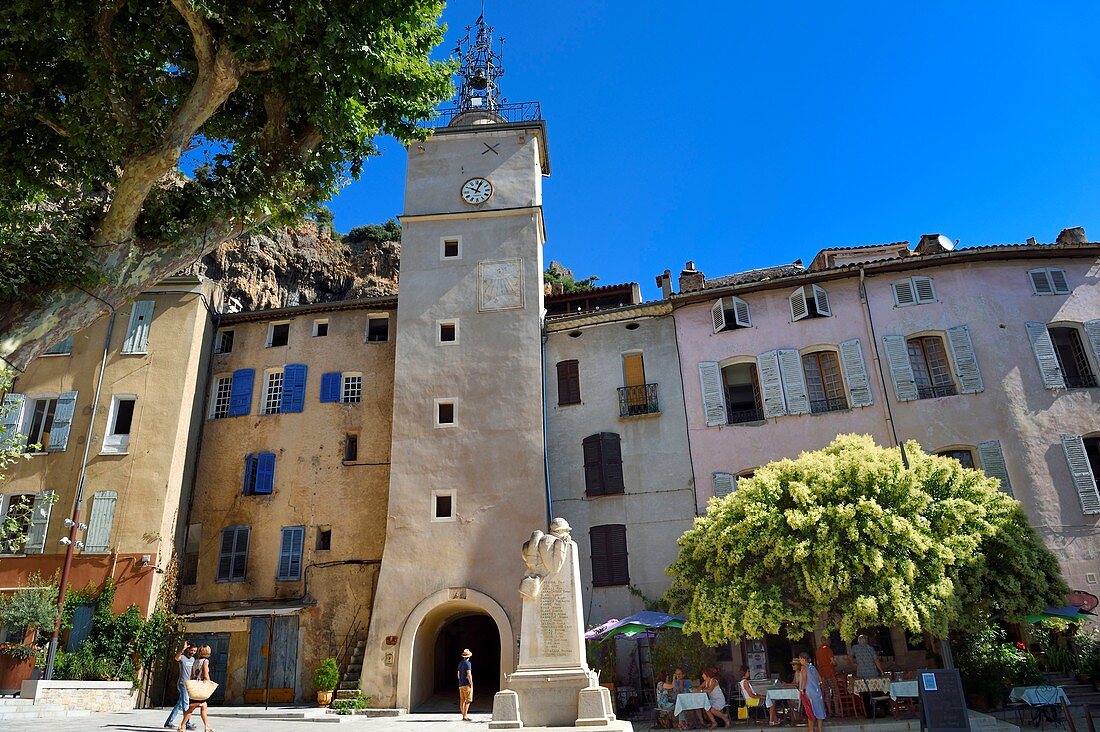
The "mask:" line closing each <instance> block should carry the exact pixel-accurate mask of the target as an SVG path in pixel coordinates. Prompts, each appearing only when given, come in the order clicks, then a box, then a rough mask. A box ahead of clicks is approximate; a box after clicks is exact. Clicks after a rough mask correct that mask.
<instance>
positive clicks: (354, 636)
mask: <svg viewBox="0 0 1100 732" xmlns="http://www.w3.org/2000/svg"><path fill="white" fill-rule="evenodd" d="M362 609H363V606H362V604H360V605H357V606H356V607H355V614H354V615H353V616H352V617H351V625H350V626H349V627H348V632H347V633H345V634H344V643H343V649H342V650H341V651H340V660H339V661H338V662H337V664H336V665H337V667H338V668H339V669H340V682H341V683H342V682H343V681H344V677H345V676H347V673H348V666H350V665H351V663H350V659H351V651H352V648H353V647H354V645H355V644H357V643H358V642H359V628H360V627H362V625H363V624H362V623H361V622H360V621H359V612H360V611H361V610H362Z"/></svg>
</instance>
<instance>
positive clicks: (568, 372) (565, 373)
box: [558, 361, 581, 404]
mask: <svg viewBox="0 0 1100 732" xmlns="http://www.w3.org/2000/svg"><path fill="white" fill-rule="evenodd" d="M580 403H581V379H580V369H579V368H578V363H577V361H559V362H558V404H580Z"/></svg>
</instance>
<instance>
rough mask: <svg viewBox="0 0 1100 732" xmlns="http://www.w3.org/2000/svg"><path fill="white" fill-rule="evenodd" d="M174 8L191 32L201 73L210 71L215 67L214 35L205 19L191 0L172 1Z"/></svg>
mask: <svg viewBox="0 0 1100 732" xmlns="http://www.w3.org/2000/svg"><path fill="white" fill-rule="evenodd" d="M172 7H174V8H175V9H176V11H177V12H178V13H179V14H180V16H182V17H183V21H184V22H185V23H187V27H188V28H189V29H190V30H191V44H192V46H193V47H194V49H195V60H197V61H198V62H199V71H200V72H201V71H202V70H203V69H206V70H210V68H211V67H213V65H214V57H215V53H216V52H215V48H214V33H213V31H211V30H210V26H209V25H207V23H206V21H205V20H203V17H202V16H201V15H199V14H198V13H197V12H196V11H195V9H194V8H192V7H191V3H190V2H189V0H172Z"/></svg>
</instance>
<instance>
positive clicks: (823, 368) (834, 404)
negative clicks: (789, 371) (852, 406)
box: [802, 351, 848, 414]
mask: <svg viewBox="0 0 1100 732" xmlns="http://www.w3.org/2000/svg"><path fill="white" fill-rule="evenodd" d="M802 370H803V372H804V373H805V374H806V393H807V394H808V395H809V397H810V411H811V412H813V413H814V414H817V413H819V412H835V411H838V410H841V409H847V408H848V398H847V397H846V396H845V394H844V382H843V381H842V380H841V378H840V361H838V360H837V357H836V354H835V353H833V352H832V351H820V352H818V353H807V354H806V355H805V356H803V357H802Z"/></svg>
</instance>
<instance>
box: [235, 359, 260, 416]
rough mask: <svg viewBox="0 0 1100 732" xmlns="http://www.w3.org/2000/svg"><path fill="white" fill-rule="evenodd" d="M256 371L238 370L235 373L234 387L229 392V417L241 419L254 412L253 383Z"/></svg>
mask: <svg viewBox="0 0 1100 732" xmlns="http://www.w3.org/2000/svg"><path fill="white" fill-rule="evenodd" d="M255 380H256V369H237V370H236V371H234V372H233V386H232V387H231V388H230V390H229V416H230V417H240V416H241V415H242V414H248V413H249V412H251V411H252V382H254V381H255Z"/></svg>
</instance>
